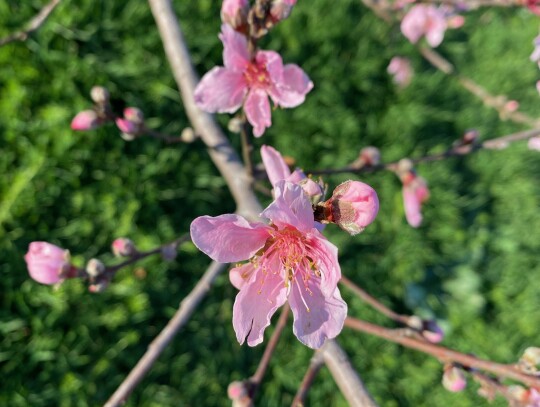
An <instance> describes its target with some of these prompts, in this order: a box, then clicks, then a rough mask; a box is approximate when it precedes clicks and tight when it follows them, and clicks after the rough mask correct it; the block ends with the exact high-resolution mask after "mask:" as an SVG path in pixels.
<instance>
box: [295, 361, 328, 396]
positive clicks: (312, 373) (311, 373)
mask: <svg viewBox="0 0 540 407" xmlns="http://www.w3.org/2000/svg"><path fill="white" fill-rule="evenodd" d="M323 364H324V358H323V355H322V353H321V352H319V351H316V352H315V353H314V354H313V357H312V358H311V361H310V362H309V367H308V370H307V371H306V374H305V375H304V378H303V379H302V383H301V384H300V387H299V388H298V391H297V392H296V395H295V396H294V400H293V402H292V404H291V407H303V406H304V400H305V399H306V396H307V393H308V391H309V389H310V387H311V385H312V384H313V381H314V380H315V377H317V374H318V373H319V370H321V367H322V366H323Z"/></svg>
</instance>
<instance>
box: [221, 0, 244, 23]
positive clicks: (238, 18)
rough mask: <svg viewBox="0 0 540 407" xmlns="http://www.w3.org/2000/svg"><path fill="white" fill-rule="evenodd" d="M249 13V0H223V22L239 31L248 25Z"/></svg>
mask: <svg viewBox="0 0 540 407" xmlns="http://www.w3.org/2000/svg"><path fill="white" fill-rule="evenodd" d="M248 12H249V2H248V0H223V4H222V5H221V21H223V22H224V23H226V24H229V25H230V26H231V27H232V28H234V29H235V30H237V29H239V28H242V27H243V26H245V25H246V24H247V16H248Z"/></svg>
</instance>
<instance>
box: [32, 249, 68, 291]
mask: <svg viewBox="0 0 540 407" xmlns="http://www.w3.org/2000/svg"><path fill="white" fill-rule="evenodd" d="M24 260H25V261H26V266H27V267H28V272H29V273H30V277H32V278H33V279H34V280H36V281H37V282H38V283H41V284H49V285H50V284H56V283H58V282H60V281H62V280H63V279H64V278H66V275H65V274H66V273H68V272H69V271H70V269H71V263H70V262H69V251H68V250H64V249H62V248H60V247H58V246H55V245H53V244H50V243H47V242H32V243H30V246H29V247H28V253H26V254H25V255H24Z"/></svg>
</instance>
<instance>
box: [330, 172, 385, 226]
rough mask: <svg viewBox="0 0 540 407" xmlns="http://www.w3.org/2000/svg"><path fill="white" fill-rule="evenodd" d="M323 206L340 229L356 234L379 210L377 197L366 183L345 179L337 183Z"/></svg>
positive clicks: (372, 219) (370, 221)
mask: <svg viewBox="0 0 540 407" xmlns="http://www.w3.org/2000/svg"><path fill="white" fill-rule="evenodd" d="M325 206H326V207H327V208H328V209H329V211H330V213H331V219H329V220H331V221H332V222H334V223H336V224H337V225H338V226H339V227H340V228H341V229H343V230H345V231H346V232H348V233H350V234H351V235H356V234H357V233H360V232H362V231H363V230H364V229H365V228H366V226H368V225H369V224H370V223H372V222H373V221H374V220H375V217H376V216H377V213H378V212H379V198H378V197H377V193H376V192H375V190H374V189H373V188H371V187H370V186H369V185H368V184H364V183H363V182H360V181H345V182H343V183H342V184H340V185H338V186H337V187H336V189H335V190H334V192H333V194H332V197H331V198H330V199H329V200H328V201H326V203H325Z"/></svg>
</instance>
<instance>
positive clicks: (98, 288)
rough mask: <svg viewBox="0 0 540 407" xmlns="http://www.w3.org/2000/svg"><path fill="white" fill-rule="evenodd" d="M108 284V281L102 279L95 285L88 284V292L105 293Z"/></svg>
mask: <svg viewBox="0 0 540 407" xmlns="http://www.w3.org/2000/svg"><path fill="white" fill-rule="evenodd" d="M109 284H110V281H109V280H108V279H105V278H104V279H102V280H100V281H98V282H97V283H94V284H90V285H89V286H88V291H90V292H91V293H101V292H103V291H105V289H106V288H107V287H108V286H109Z"/></svg>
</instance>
